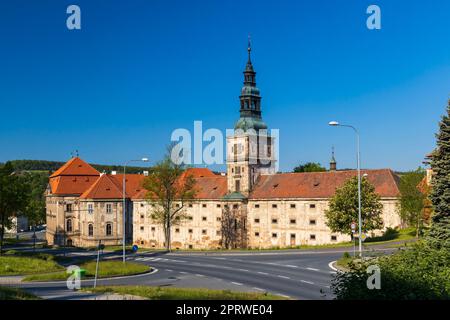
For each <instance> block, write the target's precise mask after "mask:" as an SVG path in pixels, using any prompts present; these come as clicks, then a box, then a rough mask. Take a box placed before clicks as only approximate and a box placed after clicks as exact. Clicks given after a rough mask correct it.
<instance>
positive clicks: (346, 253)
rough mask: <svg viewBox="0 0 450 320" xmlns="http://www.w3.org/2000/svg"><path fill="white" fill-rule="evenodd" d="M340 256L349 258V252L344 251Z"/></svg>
mask: <svg viewBox="0 0 450 320" xmlns="http://www.w3.org/2000/svg"><path fill="white" fill-rule="evenodd" d="M342 258H344V259H349V258H351V256H350V253H348V252H347V251H346V252H344V254H343V255H342Z"/></svg>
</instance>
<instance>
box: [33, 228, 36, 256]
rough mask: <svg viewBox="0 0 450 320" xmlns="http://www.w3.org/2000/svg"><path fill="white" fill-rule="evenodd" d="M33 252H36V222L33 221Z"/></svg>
mask: <svg viewBox="0 0 450 320" xmlns="http://www.w3.org/2000/svg"><path fill="white" fill-rule="evenodd" d="M33 252H36V224H34V223H33Z"/></svg>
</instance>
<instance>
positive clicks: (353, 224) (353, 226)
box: [350, 222, 356, 232]
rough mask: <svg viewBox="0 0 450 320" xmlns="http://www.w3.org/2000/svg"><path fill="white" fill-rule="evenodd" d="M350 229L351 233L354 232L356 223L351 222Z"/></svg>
mask: <svg viewBox="0 0 450 320" xmlns="http://www.w3.org/2000/svg"><path fill="white" fill-rule="evenodd" d="M350 227H351V228H352V232H355V230H356V223H355V222H352V224H351V225H350Z"/></svg>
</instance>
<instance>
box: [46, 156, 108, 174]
mask: <svg viewBox="0 0 450 320" xmlns="http://www.w3.org/2000/svg"><path fill="white" fill-rule="evenodd" d="M99 175H100V173H99V172H98V171H97V170H95V169H94V168H93V167H92V166H91V165H90V164H88V163H87V162H85V161H83V160H81V159H80V158H78V157H75V158H72V159H70V160H69V161H67V162H66V163H65V164H64V165H63V166H62V167H61V168H59V169H58V170H56V171H55V172H53V174H52V175H51V176H50V178H54V177H57V176H99Z"/></svg>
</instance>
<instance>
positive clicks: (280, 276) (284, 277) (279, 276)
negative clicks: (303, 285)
mask: <svg viewBox="0 0 450 320" xmlns="http://www.w3.org/2000/svg"><path fill="white" fill-rule="evenodd" d="M277 277H278V278H283V279H290V278H289V277H286V276H282V275H278V276H277Z"/></svg>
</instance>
